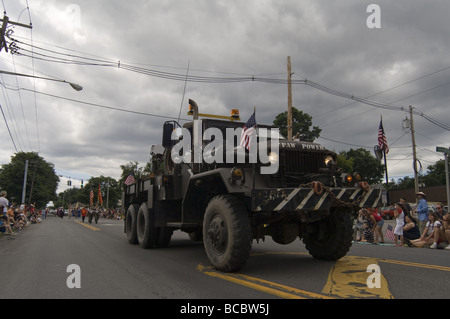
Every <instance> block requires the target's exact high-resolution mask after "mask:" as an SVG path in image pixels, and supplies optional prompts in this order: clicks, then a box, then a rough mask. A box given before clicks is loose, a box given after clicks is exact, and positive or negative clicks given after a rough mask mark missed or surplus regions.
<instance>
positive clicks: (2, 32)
mask: <svg viewBox="0 0 450 319" xmlns="http://www.w3.org/2000/svg"><path fill="white" fill-rule="evenodd" d="M5 13H6V12H5ZM5 13H4V14H3V19H0V21H2V22H3V24H2V28H1V29H0V51H2V49H3V48H5V51H6V52H8V46H7V45H6V39H5V36H6V29H7V28H8V23H9V24H12V25H17V26H19V27H24V28H28V29H32V28H33V26H32V25H31V24H30V25H26V24H23V23H19V22H14V21H10V20H9V18H8V17H7V16H6V14H5Z"/></svg>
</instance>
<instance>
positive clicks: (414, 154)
mask: <svg viewBox="0 0 450 319" xmlns="http://www.w3.org/2000/svg"><path fill="white" fill-rule="evenodd" d="M409 116H410V117H411V140H412V149H413V161H414V162H413V168H414V192H415V194H417V192H418V191H419V178H418V176H417V155H416V138H415V137H414V119H413V107H412V105H410V106H409ZM416 202H417V199H416Z"/></svg>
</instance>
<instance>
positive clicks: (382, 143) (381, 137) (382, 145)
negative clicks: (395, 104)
mask: <svg viewBox="0 0 450 319" xmlns="http://www.w3.org/2000/svg"><path fill="white" fill-rule="evenodd" d="M378 146H380V148H381V150H382V151H385V152H386V154H388V153H389V147H388V144H387V140H386V135H385V134H384V128H383V120H380V126H379V128H378Z"/></svg>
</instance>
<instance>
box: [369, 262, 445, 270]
mask: <svg viewBox="0 0 450 319" xmlns="http://www.w3.org/2000/svg"><path fill="white" fill-rule="evenodd" d="M378 261H379V262H382V263H389V264H397V265H402V266H410V267H417V268H428V269H436V270H443V271H450V267H447V266H438V265H429V264H419V263H413V262H409V261H400V260H391V259H378Z"/></svg>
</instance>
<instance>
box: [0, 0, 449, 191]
mask: <svg viewBox="0 0 450 319" xmlns="http://www.w3.org/2000/svg"><path fill="white" fill-rule="evenodd" d="M370 4H377V5H378V8H379V13H380V14H379V16H378V15H377V12H378V11H371V10H369V12H368V6H369V5H370ZM2 5H3V6H4V7H3V9H4V11H5V12H6V15H7V16H8V17H9V19H10V20H11V21H14V22H20V23H23V24H26V25H29V24H30V22H31V23H32V25H33V29H32V31H30V30H29V29H27V28H24V27H20V26H12V25H10V26H9V28H8V29H9V30H11V31H10V32H8V34H9V35H10V37H12V38H14V39H15V40H16V46H17V47H18V48H17V53H20V55H19V54H15V55H12V54H11V52H12V51H11V50H9V51H8V52H6V51H5V49H2V51H1V52H0V65H1V66H0V70H3V71H9V72H15V73H24V74H30V75H33V74H34V75H35V76H40V77H45V78H51V79H58V80H64V81H67V82H73V83H76V84H79V85H81V86H82V87H83V90H82V91H75V90H73V89H72V88H71V87H70V86H69V85H68V84H67V83H63V82H57V81H50V80H43V79H32V78H26V77H16V76H11V75H6V74H3V75H1V76H0V81H1V83H2V94H0V104H1V106H2V111H3V113H4V116H5V118H6V122H5V120H4V119H3V118H2V119H1V122H2V124H1V125H0V136H1V140H2V143H1V149H2V152H1V153H0V164H4V163H9V161H10V157H11V156H13V155H14V153H16V152H17V151H24V152H29V151H33V152H39V155H40V156H41V157H43V158H44V159H45V160H46V161H48V162H51V163H53V164H54V165H55V169H56V172H57V173H58V174H60V175H63V176H64V177H63V178H61V185H60V189H59V190H61V189H64V188H65V187H66V184H67V177H71V178H72V181H73V182H72V183H73V185H74V186H77V187H79V184H80V181H79V180H80V179H85V180H86V179H88V178H89V177H90V176H100V175H104V176H111V177H114V178H119V177H120V174H121V169H120V165H123V164H127V163H129V162H130V161H138V162H139V163H141V164H142V165H144V164H145V163H146V162H147V161H148V160H149V150H150V147H151V145H153V144H158V143H161V127H162V124H163V122H164V121H165V120H167V119H173V118H178V117H179V114H180V112H181V121H180V122H183V119H186V118H188V116H187V115H186V111H187V100H188V99H189V98H191V99H194V100H195V101H196V102H197V103H198V104H199V107H200V111H201V112H202V113H215V114H223V115H228V113H229V111H230V109H232V108H239V109H240V113H241V118H242V120H243V121H246V120H247V119H248V117H249V116H250V115H251V113H252V111H253V108H254V106H256V119H257V122H258V123H264V124H270V123H272V121H273V119H274V117H275V116H276V115H277V114H278V113H281V112H283V111H285V110H286V109H287V86H286V84H285V80H286V78H287V57H288V56H290V57H291V63H292V72H293V75H292V79H293V80H294V85H293V105H294V106H295V107H297V108H298V109H300V110H302V111H303V112H306V113H308V114H310V115H311V116H312V117H313V125H316V126H319V127H320V128H321V129H322V134H321V138H319V139H317V140H316V142H319V143H321V144H323V145H324V146H326V147H327V148H329V149H332V150H335V151H341V150H348V149H350V148H359V147H364V148H366V149H368V150H370V151H372V149H373V146H374V145H375V144H376V143H377V131H378V126H379V123H380V117H381V116H382V118H383V123H384V128H385V131H386V136H387V140H388V143H389V146H390V152H389V154H388V170H389V177H390V178H402V177H404V176H412V175H413V169H412V163H413V161H412V148H411V145H412V143H411V135H410V132H409V131H408V130H405V129H403V127H402V121H403V120H404V119H405V118H406V117H407V116H408V117H409V110H408V107H409V106H410V105H412V106H413V107H414V111H415V114H414V123H415V128H416V144H417V155H418V158H419V160H420V161H421V163H422V166H423V170H424V172H426V167H427V166H428V165H431V164H434V163H435V162H436V161H437V160H439V159H441V158H443V155H442V154H441V153H436V146H444V147H450V141H449V137H450V134H449V131H448V126H450V112H449V107H448V103H449V96H450V94H449V92H450V91H449V89H450V54H449V52H450V41H449V40H450V22H449V20H448V13H449V12H450V2H449V1H444V0H443V1H438V0H427V1H425V0H397V1H376V0H371V1H362V0H339V1H329V0H326V1H325V0H277V1H275V0H246V1H237V0H220V1H219V0H148V1H144V0H130V1H123V0H108V1H106V0H89V1H85V0H79V1H76V0H72V1H65V0H58V1H56V0H28V1H25V0H3V1H2ZM27 5H28V8H29V10H27ZM369 8H370V9H371V7H369ZM378 18H379V19H378ZM368 22H371V23H369V24H368ZM373 23H375V25H374V24H373ZM377 23H378V24H377ZM373 26H375V27H373ZM371 27H372V28H371ZM7 42H8V43H10V42H12V40H11V39H9V38H7ZM186 74H189V76H190V79H200V81H192V80H190V81H187V82H186V83H185V81H183V79H184V76H185V75H186ZM252 77H255V79H268V81H244V82H234V81H235V80H236V79H238V78H244V79H248V78H252ZM217 79H225V81H223V82H224V83H213V82H215V81H216V80H217ZM304 79H307V80H309V81H313V82H315V83H318V84H320V85H321V86H323V87H326V88H330V89H333V90H336V91H339V92H341V93H344V94H345V95H348V96H351V95H353V96H355V97H360V98H367V99H369V100H370V101H373V102H376V103H372V105H367V104H365V103H360V102H355V101H353V100H351V99H347V98H345V97H340V96H337V95H334V94H330V93H327V92H324V91H322V90H318V89H317V88H314V87H312V86H309V85H305V84H302V80H304ZM184 90H185V93H184ZM183 93H184V94H183ZM374 105H376V106H374ZM180 107H181V110H180ZM402 107H403V110H402ZM436 120H437V121H438V122H437V124H436ZM433 122H435V123H433ZM6 123H7V124H8V127H9V129H10V132H11V136H12V138H11V137H10V133H9V132H8V130H7V125H6Z"/></svg>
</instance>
